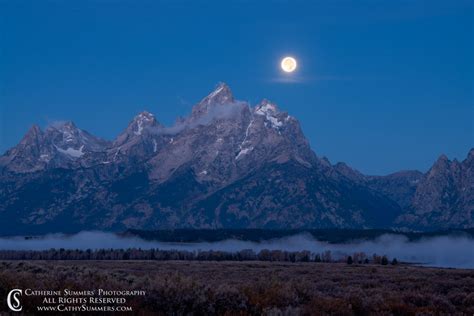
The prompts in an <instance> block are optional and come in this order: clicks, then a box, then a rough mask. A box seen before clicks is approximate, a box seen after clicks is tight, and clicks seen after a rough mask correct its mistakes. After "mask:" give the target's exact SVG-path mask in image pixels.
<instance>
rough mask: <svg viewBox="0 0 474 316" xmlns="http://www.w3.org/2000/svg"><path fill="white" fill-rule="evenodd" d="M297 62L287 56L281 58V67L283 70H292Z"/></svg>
mask: <svg viewBox="0 0 474 316" xmlns="http://www.w3.org/2000/svg"><path fill="white" fill-rule="evenodd" d="M297 66H298V63H297V62H296V59H294V58H293V57H290V56H287V57H285V58H283V59H282V60H281V69H283V71H284V72H293V71H295V70H296V67H297Z"/></svg>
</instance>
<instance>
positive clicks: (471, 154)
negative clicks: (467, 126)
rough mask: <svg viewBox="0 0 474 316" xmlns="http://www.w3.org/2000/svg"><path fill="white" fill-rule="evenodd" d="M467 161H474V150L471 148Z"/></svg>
mask: <svg viewBox="0 0 474 316" xmlns="http://www.w3.org/2000/svg"><path fill="white" fill-rule="evenodd" d="M467 159H468V160H472V159H474V148H471V150H470V151H469V153H468V154H467Z"/></svg>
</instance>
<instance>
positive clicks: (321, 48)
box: [0, 0, 474, 174]
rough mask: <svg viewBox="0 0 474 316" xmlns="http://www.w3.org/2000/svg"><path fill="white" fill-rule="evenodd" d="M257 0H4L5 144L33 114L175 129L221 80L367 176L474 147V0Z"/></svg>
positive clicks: (105, 127)
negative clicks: (287, 60) (271, 107)
mask: <svg viewBox="0 0 474 316" xmlns="http://www.w3.org/2000/svg"><path fill="white" fill-rule="evenodd" d="M254 2H257V1H235V2H224V1H219V2H211V1H162V2H160V1H112V0H101V1H99V0H96V1H74V2H73V1H59V0H58V1H4V0H0V152H1V153H3V152H4V151H5V150H7V149H8V148H10V147H12V146H14V145H15V144H16V143H18V142H19V140H20V139H21V137H22V136H23V135H24V134H25V132H26V131H27V130H28V128H29V127H30V126H31V125H32V124H38V125H40V126H41V127H43V128H44V127H46V126H47V125H48V124H51V123H52V122H55V121H60V120H72V121H74V122H75V123H76V124H77V125H78V126H79V127H80V128H82V129H85V130H87V131H89V132H91V133H92V134H95V135H97V136H100V137H103V138H106V139H113V138H114V137H115V136H116V135H117V134H118V133H119V132H120V131H121V130H122V129H124V128H125V127H126V126H127V124H128V122H129V121H130V120H131V119H132V118H133V116H134V115H136V114H137V113H138V112H140V111H142V110H148V111H150V112H152V113H154V114H155V115H156V117H157V119H158V120H159V121H160V122H161V123H163V124H165V125H172V124H173V123H174V121H175V119H176V118H177V117H178V116H185V115H187V114H189V113H190V111H191V107H192V106H193V104H195V103H196V102H198V101H199V100H200V99H201V98H203V97H204V96H205V95H207V94H208V93H209V92H210V91H211V90H213V89H214V87H215V86H216V84H217V83H219V82H226V83H227V84H228V85H229V86H230V87H231V89H232V90H233V92H234V95H235V97H236V98H237V99H240V100H245V101H249V102H250V103H251V104H252V105H255V104H256V103H258V102H259V101H260V100H261V99H263V98H267V99H269V100H271V101H273V102H275V103H277V104H278V105H279V107H280V108H281V109H282V110H285V111H287V112H289V114H290V115H292V116H295V117H296V118H298V119H299V120H300V122H301V125H302V128H303V131H304V133H305V135H306V137H307V138H308V139H309V141H310V143H311V146H312V148H313V150H314V151H315V152H316V154H318V155H319V156H326V157H328V158H329V159H330V161H331V162H333V163H335V162H338V161H344V162H346V163H348V164H349V165H351V166H352V167H354V168H356V169H359V170H360V171H362V172H364V173H368V174H387V173H390V172H394V171H397V170H401V169H419V170H422V171H426V170H427V169H428V168H429V167H430V165H431V164H432V163H433V162H434V160H436V159H437V157H438V156H439V155H440V154H442V153H444V154H446V155H448V157H449V158H451V159H453V158H458V159H461V160H462V159H464V158H465V157H466V155H467V152H468V150H469V149H470V148H472V147H474V49H473V43H474V2H473V1H416V0H410V1H403V0H402V1H269V2H265V1H259V2H258V4H256V3H254ZM286 55H291V56H294V57H295V58H296V59H297V60H298V63H299V65H298V66H299V67H298V69H297V71H296V72H295V73H292V74H283V73H282V71H281V70H280V68H279V63H280V60H281V58H282V57H284V56H286Z"/></svg>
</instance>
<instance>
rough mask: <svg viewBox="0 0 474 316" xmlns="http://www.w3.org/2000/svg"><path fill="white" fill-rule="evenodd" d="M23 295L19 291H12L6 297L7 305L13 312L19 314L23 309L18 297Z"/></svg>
mask: <svg viewBox="0 0 474 316" xmlns="http://www.w3.org/2000/svg"><path fill="white" fill-rule="evenodd" d="M22 294H23V291H22V290H20V289H13V290H11V291H10V292H9V293H8V295H7V305H8V307H9V308H10V309H11V310H12V311H14V312H19V311H21V309H22V308H23V307H22V306H21V303H20V299H19V297H20V296H21V295H22Z"/></svg>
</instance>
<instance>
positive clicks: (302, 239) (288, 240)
mask: <svg viewBox="0 0 474 316" xmlns="http://www.w3.org/2000/svg"><path fill="white" fill-rule="evenodd" d="M51 248H57V249H59V248H65V249H89V248H90V249H111V248H112V249H120V248H124V249H126V248H142V249H151V248H156V249H161V250H174V249H176V250H187V251H198V250H202V251H206V250H220V251H227V252H234V251H239V250H243V249H252V250H254V251H255V252H259V251H260V250H262V249H269V250H285V251H301V250H309V251H311V252H314V253H321V252H324V251H326V250H330V251H331V252H332V254H333V257H335V258H338V257H342V256H345V255H352V254H353V253H354V252H365V253H366V254H367V255H368V256H371V255H372V254H374V253H376V254H378V255H387V256H388V257H389V258H394V257H395V258H397V259H398V260H399V261H405V262H412V263H420V264H423V265H427V266H435V267H451V268H471V269H472V268H474V251H473V249H474V239H472V238H469V237H467V236H439V237H431V238H424V239H421V240H418V241H413V242H410V241H409V240H408V238H406V237H404V236H401V235H390V234H386V235H382V236H380V237H378V238H376V239H374V240H366V241H353V242H350V243H344V244H330V243H327V242H321V241H318V240H316V239H314V238H313V237H312V236H311V235H310V234H298V235H294V236H290V237H285V238H279V239H272V240H268V241H262V242H251V241H241V240H232V239H229V240H224V241H220V242H198V243H170V242H160V241H146V240H143V239H140V238H137V237H121V236H118V235H116V234H113V233H105V232H81V233H78V234H75V235H70V236H67V235H62V234H50V235H46V236H43V237H39V238H33V239H25V238H24V237H11V238H0V250H48V249H51Z"/></svg>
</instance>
